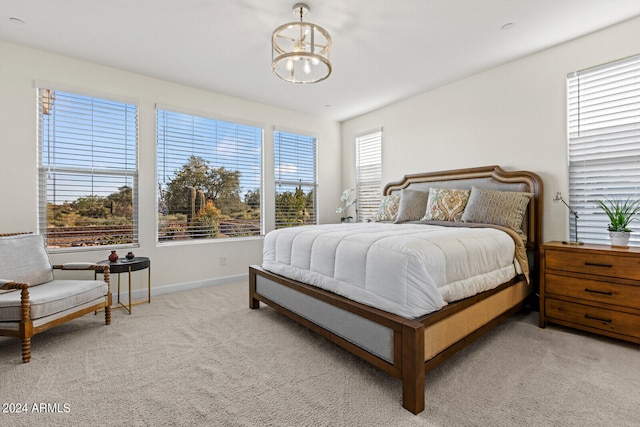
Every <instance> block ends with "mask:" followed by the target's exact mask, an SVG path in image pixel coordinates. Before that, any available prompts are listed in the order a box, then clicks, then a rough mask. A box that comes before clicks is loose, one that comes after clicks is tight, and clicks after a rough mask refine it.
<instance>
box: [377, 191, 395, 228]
mask: <svg viewBox="0 0 640 427" xmlns="http://www.w3.org/2000/svg"><path fill="white" fill-rule="evenodd" d="M399 205H400V195H398V194H391V195H389V196H384V197H383V198H382V200H380V206H379V207H378V213H376V215H375V216H374V217H373V220H374V221H395V219H396V217H397V216H398V206H399Z"/></svg>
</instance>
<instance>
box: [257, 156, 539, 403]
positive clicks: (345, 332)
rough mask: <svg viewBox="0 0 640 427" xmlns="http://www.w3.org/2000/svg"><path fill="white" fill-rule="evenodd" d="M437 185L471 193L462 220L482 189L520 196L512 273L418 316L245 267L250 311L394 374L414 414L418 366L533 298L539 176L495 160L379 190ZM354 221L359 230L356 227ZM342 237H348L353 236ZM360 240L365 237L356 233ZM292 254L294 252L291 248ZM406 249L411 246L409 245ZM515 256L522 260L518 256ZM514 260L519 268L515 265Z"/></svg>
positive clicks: (383, 228)
mask: <svg viewBox="0 0 640 427" xmlns="http://www.w3.org/2000/svg"><path fill="white" fill-rule="evenodd" d="M442 189H450V190H451V191H454V190H455V191H458V190H464V191H467V194H469V193H470V194H471V197H470V198H469V204H468V205H467V209H468V210H467V211H466V212H464V215H467V214H469V215H468V217H467V218H466V219H467V220H469V219H476V218H474V217H473V214H472V213H471V212H470V211H471V210H472V209H470V208H469V206H470V205H471V200H472V199H473V198H474V197H475V198H476V199H477V197H478V195H486V194H490V192H494V193H496V194H498V193H500V194H507V193H506V192H510V193H508V194H509V195H520V194H526V195H528V203H527V204H526V206H525V207H524V212H522V216H520V217H518V219H519V220H520V219H521V220H522V223H521V224H520V225H519V227H513V228H515V229H518V231H519V234H520V237H521V238H520V239H514V242H515V243H514V245H515V246H518V244H517V242H520V243H519V245H520V246H521V248H520V249H521V252H522V253H521V257H520V262H514V272H513V273H512V274H511V275H509V276H508V277H506V278H505V279H504V280H505V281H504V282H502V283H498V284H494V285H492V286H491V287H490V288H489V289H488V290H483V291H480V292H479V293H475V294H473V295H471V296H468V297H463V298H462V299H454V301H450V302H449V301H446V302H445V303H444V304H442V305H441V304H439V303H438V302H437V301H436V303H435V304H434V307H430V308H429V309H428V310H426V311H427V313H426V314H422V313H421V312H419V311H418V312H415V311H414V312H405V311H402V310H403V309H396V308H395V307H394V306H383V307H384V309H381V308H376V307H374V306H372V304H373V303H371V302H370V300H369V299H368V297H367V296H364V297H362V296H359V295H358V292H356V293H355V294H354V295H355V296H353V297H350V296H351V294H349V293H348V292H346V293H345V292H343V291H342V290H341V289H342V288H343V286H339V287H337V288H335V289H334V288H331V287H327V289H323V288H322V287H319V286H318V283H313V282H314V280H313V279H308V278H307V276H306V275H298V276H296V275H293V274H288V273H287V275H289V276H290V277H285V275H283V274H284V273H283V274H276V273H274V272H273V271H268V270H267V269H266V268H263V267H264V266H267V267H268V268H269V269H271V270H275V268H273V265H267V264H269V263H268V262H265V261H263V266H250V267H249V307H250V308H252V309H258V308H259V307H260V302H263V303H265V304H267V305H268V306H270V307H272V308H273V309H275V310H277V311H279V312H281V313H283V314H285V315H286V316H288V317H289V318H291V319H293V320H294V321H296V322H298V323H300V324H302V325H304V326H305V327H307V328H309V329H310V330H312V331H314V332H316V333H318V334H320V335H321V336H323V337H325V338H326V339H328V340H330V341H332V342H333V343H335V344H337V345H339V346H341V347H342V348H344V349H346V350H347V351H349V352H351V353H352V354H354V355H356V356H358V357H360V358H361V359H363V360H365V361H367V362H369V363H371V364H372V365H374V366H376V367H378V368H379V369H381V370H383V371H385V372H387V373H389V374H390V375H393V376H395V377H397V378H399V379H400V380H401V382H402V405H403V407H404V408H406V409H407V410H409V411H411V412H412V413H414V414H418V413H420V412H422V411H423V410H424V406H425V372H426V371H428V370H430V369H433V368H434V367H435V366H437V365H438V364H440V363H442V362H443V361H444V360H446V359H447V358H448V357H450V356H452V355H453V354H455V353H456V352H458V351H459V350H461V349H462V348H464V347H465V346H466V345H467V344H469V343H471V342H473V341H474V340H475V339H477V338H478V337H480V336H482V335H483V334H484V333H486V332H487V331H489V330H491V329H492V328H493V327H495V326H496V325H498V324H499V323H500V322H501V321H503V320H504V319H506V318H508V317H509V316H511V315H513V314H514V313H516V312H518V311H519V310H520V309H521V308H522V306H523V305H524V304H525V303H527V300H528V298H531V297H532V296H535V291H536V289H537V281H538V265H539V244H540V240H541V231H542V230H541V212H542V192H543V187H542V181H541V179H540V178H539V177H538V176H537V175H536V174H535V173H532V172H526V171H505V170H503V169H502V168H500V167H499V166H487V167H478V168H470V169H459V170H451V171H442V172H431V173H424V174H413V175H407V176H405V177H404V178H403V179H402V180H400V181H398V182H394V183H390V184H388V185H387V186H386V187H385V189H384V195H385V198H387V199H388V198H392V197H396V199H397V198H398V196H401V195H402V197H405V196H406V195H408V194H410V193H411V192H414V193H415V194H425V193H427V194H429V193H430V192H431V193H430V197H431V198H432V199H433V197H432V196H431V195H432V194H434V193H433V191H436V192H438V191H443V190H442ZM445 191H446V190H445ZM474 206H476V205H475V204H474ZM404 207H406V206H404ZM402 209H403V206H401V207H400V211H401V212H399V215H400V216H402V215H404V214H406V211H405V212H404V214H403V213H402ZM422 209H424V208H422ZM458 214H459V215H460V214H463V212H458ZM459 218H460V216H458V219H459ZM414 219H415V218H414ZM422 219H424V218H422ZM408 222H410V221H408ZM417 222H418V223H419V222H424V221H417ZM481 222H485V223H486V222H487V221H481ZM440 225H445V224H440V223H439V222H437V221H436V222H431V223H430V224H429V225H427V226H426V227H439V226H440ZM449 225H451V226H452V227H450V228H451V229H458V228H467V227H469V228H470V229H471V228H476V227H478V228H479V229H481V230H485V229H491V230H493V231H491V232H493V233H501V231H496V230H494V228H496V227H494V226H493V225H487V224H480V225H478V224H475V223H473V224H464V223H463V224H460V223H459V222H458V223H455V224H453V223H452V224H449ZM503 225H504V224H499V226H498V227H497V228H498V229H502V228H505V227H502V226H503ZM394 226H397V227H398V230H400V229H401V228H400V227H399V226H403V228H402V230H407V229H408V228H407V227H408V226H407V225H404V223H403V224H398V225H394V224H385V225H376V226H375V227H377V228H376V229H375V232H376V233H378V232H380V233H386V232H387V229H389V228H390V227H394ZM318 227H323V226H318ZM324 227H329V226H324ZM336 227H340V225H337V226H331V227H329V228H330V229H331V231H329V232H328V233H325V234H326V235H327V236H330V235H334V234H336V235H337V234H340V235H341V234H349V233H348V232H347V230H348V229H354V230H356V232H357V234H358V233H359V234H362V235H364V233H365V230H368V228H366V225H353V226H348V227H346V228H344V231H342V230H340V229H336ZM358 227H363V228H361V229H358ZM415 227H421V225H417V224H416V225H415ZM310 232H311V230H307V233H310ZM367 232H368V231H367ZM323 233H324V231H323ZM411 233H413V231H412V232H411ZM411 233H408V234H411ZM482 233H484V231H483V232H482ZM511 234H513V233H511ZM267 237H269V235H267ZM267 237H265V260H267V259H271V254H270V253H268V251H269V249H267V244H266V241H267ZM350 238H352V239H353V236H351V237H350ZM363 239H365V240H366V238H364V237H363ZM292 252H294V253H297V252H298V251H297V249H296V250H294V251H292ZM408 252H414V251H413V249H411V250H410V251H408ZM516 252H517V250H516ZM522 254H523V255H522ZM384 256H385V255H383V257H384ZM522 256H524V260H522V259H521V258H522ZM515 258H518V257H515ZM381 259H382V258H381ZM515 261H517V260H515ZM519 266H520V267H522V268H518V267H519ZM387 269H388V267H387ZM354 270H357V268H354ZM292 277H294V278H292ZM498 277H499V276H498ZM297 279H299V280H297ZM352 280H353V282H354V284H356V283H355V282H357V281H358V278H357V277H354V278H353V279H352ZM419 280H420V279H419ZM305 281H306V282H307V283H305ZM348 281H349V279H348V278H347V279H344V278H343V279H342V281H341V282H340V284H341V285H343V284H345V282H348ZM310 283H311V284H310ZM354 298H355V300H354ZM358 299H359V300H360V302H359V301H358ZM432 299H433V298H432ZM363 301H364V302H363ZM434 301H435V299H434Z"/></svg>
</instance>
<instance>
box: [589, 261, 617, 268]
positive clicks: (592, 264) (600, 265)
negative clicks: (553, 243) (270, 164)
mask: <svg viewBox="0 0 640 427" xmlns="http://www.w3.org/2000/svg"><path fill="white" fill-rule="evenodd" d="M584 265H590V266H591V267H607V268H611V267H613V265H612V264H600V263H598V262H585V263H584Z"/></svg>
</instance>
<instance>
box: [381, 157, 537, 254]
mask: <svg viewBox="0 0 640 427" xmlns="http://www.w3.org/2000/svg"><path fill="white" fill-rule="evenodd" d="M472 186H476V187H479V188H486V189H491V190H500V191H523V192H528V193H533V197H532V199H531V201H530V202H529V206H528V208H527V214H526V215H525V218H524V222H523V227H522V230H523V231H524V232H525V233H526V235H527V249H528V250H531V251H533V252H534V256H535V262H536V265H538V247H539V245H540V243H541V242H542V200H543V199H542V196H543V188H542V180H541V179H540V177H539V176H538V175H536V174H535V173H533V172H527V171H513V172H507V171H505V170H503V169H502V168H501V167H500V166H483V167H478V168H470V169H457V170H449V171H441V172H428V173H419V174H413V175H406V176H405V177H404V178H402V179H401V180H400V181H398V182H391V183H389V184H387V185H386V186H385V188H384V194H385V195H389V194H393V193H395V192H399V191H400V190H401V189H403V188H410V189H412V190H419V191H426V192H428V191H429V188H431V187H435V188H460V189H468V190H470V189H471V187H472Z"/></svg>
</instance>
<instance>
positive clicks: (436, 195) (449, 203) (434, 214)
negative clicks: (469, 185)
mask: <svg viewBox="0 0 640 427" xmlns="http://www.w3.org/2000/svg"><path fill="white" fill-rule="evenodd" d="M470 193H471V191H470V190H459V189H453V188H430V189H429V202H428V203H427V212H426V214H425V215H424V217H423V218H422V221H455V222H460V221H461V220H462V214H463V212H464V208H465V206H467V201H468V200H469V194H470Z"/></svg>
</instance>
